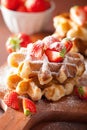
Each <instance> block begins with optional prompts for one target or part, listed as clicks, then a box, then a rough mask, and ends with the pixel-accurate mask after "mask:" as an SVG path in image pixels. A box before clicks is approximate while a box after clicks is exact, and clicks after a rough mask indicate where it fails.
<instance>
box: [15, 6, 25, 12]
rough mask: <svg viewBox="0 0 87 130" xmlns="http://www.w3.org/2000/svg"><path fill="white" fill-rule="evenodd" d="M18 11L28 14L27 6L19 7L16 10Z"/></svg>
mask: <svg viewBox="0 0 87 130" xmlns="http://www.w3.org/2000/svg"><path fill="white" fill-rule="evenodd" d="M16 11H19V12H27V9H26V7H25V5H19V6H18V8H17V9H16Z"/></svg>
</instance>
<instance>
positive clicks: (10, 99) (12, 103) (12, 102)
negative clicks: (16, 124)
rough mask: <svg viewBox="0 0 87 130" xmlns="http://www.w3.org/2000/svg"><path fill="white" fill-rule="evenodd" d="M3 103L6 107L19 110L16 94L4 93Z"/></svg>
mask: <svg viewBox="0 0 87 130" xmlns="http://www.w3.org/2000/svg"><path fill="white" fill-rule="evenodd" d="M4 102H5V104H6V105H7V106H8V107H11V108H13V109H15V110H19V99H18V94H17V93H16V92H14V91H13V92H9V93H6V94H5V96H4Z"/></svg>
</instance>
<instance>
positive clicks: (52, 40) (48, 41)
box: [42, 36, 59, 49]
mask: <svg viewBox="0 0 87 130" xmlns="http://www.w3.org/2000/svg"><path fill="white" fill-rule="evenodd" d="M42 42H43V43H44V49H48V48H49V49H52V45H53V44H54V43H56V42H59V40H58V39H57V38H55V37H53V36H47V37H45V38H44V39H43V40H42ZM53 48H56V46H55V45H54V47H53Z"/></svg>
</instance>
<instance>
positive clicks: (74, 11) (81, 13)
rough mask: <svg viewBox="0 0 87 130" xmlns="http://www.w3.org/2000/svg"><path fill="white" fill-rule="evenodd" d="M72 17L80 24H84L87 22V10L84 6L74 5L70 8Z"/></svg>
mask: <svg viewBox="0 0 87 130" xmlns="http://www.w3.org/2000/svg"><path fill="white" fill-rule="evenodd" d="M70 16H71V19H72V20H73V21H74V22H76V23H77V24H78V25H80V26H83V25H84V24H85V23H86V22H87V12H86V11H85V9H84V6H74V7H72V8H71V9H70Z"/></svg>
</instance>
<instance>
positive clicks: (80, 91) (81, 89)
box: [78, 86, 84, 96]
mask: <svg viewBox="0 0 87 130" xmlns="http://www.w3.org/2000/svg"><path fill="white" fill-rule="evenodd" d="M78 92H79V94H80V95H81V96H83V95H84V91H83V87H82V86H80V87H78Z"/></svg>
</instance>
